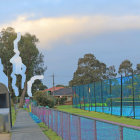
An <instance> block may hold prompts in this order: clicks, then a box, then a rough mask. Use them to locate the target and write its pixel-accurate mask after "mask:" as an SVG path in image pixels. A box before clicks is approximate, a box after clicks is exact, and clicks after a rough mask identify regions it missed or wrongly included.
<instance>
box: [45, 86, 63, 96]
mask: <svg viewBox="0 0 140 140" xmlns="http://www.w3.org/2000/svg"><path fill="white" fill-rule="evenodd" d="M63 88H64V87H52V88H49V89H45V90H43V92H48V93H49V94H50V95H53V92H54V91H57V90H60V89H63Z"/></svg>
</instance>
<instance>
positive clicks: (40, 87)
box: [32, 80, 48, 95]
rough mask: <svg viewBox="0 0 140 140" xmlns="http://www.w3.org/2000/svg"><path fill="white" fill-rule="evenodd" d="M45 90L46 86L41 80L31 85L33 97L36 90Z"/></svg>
mask: <svg viewBox="0 0 140 140" xmlns="http://www.w3.org/2000/svg"><path fill="white" fill-rule="evenodd" d="M45 89H48V87H47V86H45V85H44V84H43V83H42V81H41V80H36V81H35V82H34V83H33V85H32V93H33V95H34V93H35V92H36V91H37V90H45Z"/></svg>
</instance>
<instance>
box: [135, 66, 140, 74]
mask: <svg viewBox="0 0 140 140" xmlns="http://www.w3.org/2000/svg"><path fill="white" fill-rule="evenodd" d="M134 73H135V74H140V64H137V66H136V70H135V71H134Z"/></svg>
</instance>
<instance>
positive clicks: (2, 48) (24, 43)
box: [0, 27, 46, 107]
mask: <svg viewBox="0 0 140 140" xmlns="http://www.w3.org/2000/svg"><path fill="white" fill-rule="evenodd" d="M0 34H1V35H0V58H1V60H2V64H3V65H4V72H5V74H6V75H7V76H8V87H9V90H10V93H14V91H13V89H12V85H11V83H12V78H11V73H12V64H11V63H10V59H11V58H12V57H13V56H14V51H13V49H14V44H13V41H14V40H15V39H16V37H17V34H16V32H15V30H14V29H13V28H11V27H8V28H6V29H2V31H1V32H0ZM38 42H39V40H38V39H37V38H36V36H35V35H31V34H29V33H26V34H25V35H23V36H21V40H20V42H19V44H18V45H19V51H20V56H21V58H22V62H23V63H24V64H25V65H26V67H27V69H26V81H25V83H24V89H23V90H22V89H21V79H22V77H21V75H16V77H17V81H16V85H17V87H18V88H19V94H20V96H21V98H20V107H22V106H23V103H24V97H25V94H26V91H27V81H29V80H30V78H31V77H32V76H34V75H40V74H43V73H44V71H45V70H46V67H45V66H44V61H43V58H44V56H43V55H42V53H40V52H39V50H38V49H37V47H36V44H37V43H38ZM12 95H13V96H14V94H12Z"/></svg>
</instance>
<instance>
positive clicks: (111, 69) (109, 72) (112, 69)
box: [106, 66, 117, 79]
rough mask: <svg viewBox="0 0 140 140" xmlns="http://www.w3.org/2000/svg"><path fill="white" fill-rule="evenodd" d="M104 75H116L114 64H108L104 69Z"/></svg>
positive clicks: (111, 77) (111, 76)
mask: <svg viewBox="0 0 140 140" xmlns="http://www.w3.org/2000/svg"><path fill="white" fill-rule="evenodd" d="M106 76H107V78H108V79H113V78H115V77H116V76H117V73H116V69H115V66H110V67H108V68H107V70H106Z"/></svg>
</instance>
